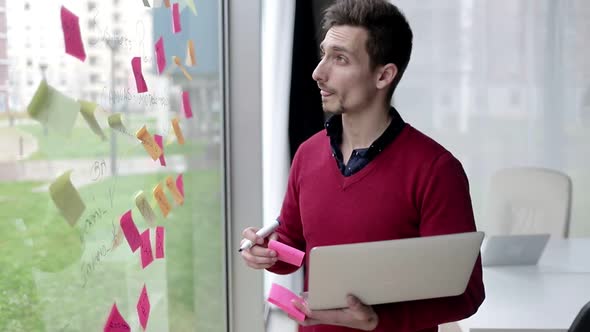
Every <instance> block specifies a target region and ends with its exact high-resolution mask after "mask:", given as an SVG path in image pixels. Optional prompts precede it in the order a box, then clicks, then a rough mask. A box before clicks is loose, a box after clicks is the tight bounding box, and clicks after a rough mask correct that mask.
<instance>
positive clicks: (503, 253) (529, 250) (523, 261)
mask: <svg viewBox="0 0 590 332" xmlns="http://www.w3.org/2000/svg"><path fill="white" fill-rule="evenodd" d="M549 237H550V235H549V234H526V235H494V236H489V237H486V238H485V241H484V244H483V246H482V248H483V249H482V252H481V260H482V265H483V266H501V265H536V264H537V262H538V261H539V258H541V255H542V254H543V250H544V249H545V246H546V245H547V242H548V241H549Z"/></svg>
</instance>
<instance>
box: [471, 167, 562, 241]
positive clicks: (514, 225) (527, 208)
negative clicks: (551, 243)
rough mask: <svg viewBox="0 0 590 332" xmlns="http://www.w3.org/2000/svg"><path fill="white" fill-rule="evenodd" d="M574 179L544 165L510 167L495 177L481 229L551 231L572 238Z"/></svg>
mask: <svg viewBox="0 0 590 332" xmlns="http://www.w3.org/2000/svg"><path fill="white" fill-rule="evenodd" d="M571 197H572V182H571V179H570V177H569V176H567V175H566V174H563V173H560V172H557V171H553V170H549V169H543V168H529V167H521V168H508V169H503V170H500V171H498V172H497V173H496V174H494V175H493V176H492V181H491V190H490V195H489V197H488V200H487V201H486V202H485V203H486V204H485V206H487V208H486V209H485V215H484V216H483V223H482V224H481V225H478V226H480V227H479V228H480V230H482V231H484V232H486V234H487V235H510V234H539V233H549V234H551V235H552V236H556V237H568V233H569V219H570V207H571Z"/></svg>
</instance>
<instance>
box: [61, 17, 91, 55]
mask: <svg viewBox="0 0 590 332" xmlns="http://www.w3.org/2000/svg"><path fill="white" fill-rule="evenodd" d="M61 29H62V30H63V33H64V43H65V45H66V53H67V54H69V55H71V56H73V57H75V58H78V59H80V60H81V61H85V60H86V52H85V51H84V44H83V43H82V35H81V34H80V23H79V20H78V16H76V14H74V13H72V12H71V11H69V10H68V9H67V8H66V7H64V6H61Z"/></svg>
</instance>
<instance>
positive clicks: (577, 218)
mask: <svg viewBox="0 0 590 332" xmlns="http://www.w3.org/2000/svg"><path fill="white" fill-rule="evenodd" d="M395 3H396V5H398V6H399V7H400V8H401V9H402V10H403V11H404V13H405V14H406V16H407V17H408V20H409V22H410V24H411V26H412V28H413V30H414V36H415V39H414V50H413V54H412V59H411V61H410V64H409V66H408V70H407V71H406V73H405V74H404V78H403V79H402V81H401V83H400V86H399V88H398V91H397V92H396V95H395V100H394V103H395V105H396V106H397V107H398V109H399V111H400V112H401V113H402V116H403V117H404V118H405V120H406V121H408V122H410V123H411V124H413V125H414V126H415V127H417V128H418V129H420V130H422V131H424V132H425V133H426V134H428V135H430V136H431V137H433V138H434V139H436V140H437V141H439V142H440V143H442V144H443V145H444V146H446V147H447V148H448V149H449V150H450V151H451V152H453V153H454V154H455V155H456V156H457V157H458V158H459V159H460V160H461V161H462V162H463V165H464V167H465V169H466V171H467V175H468V176H469V179H470V183H471V193H472V198H473V203H474V208H475V212H476V217H477V220H478V223H479V222H481V221H483V219H482V218H484V217H485V216H484V211H485V208H486V207H485V202H486V197H487V195H488V190H489V181H490V178H491V176H492V174H493V173H494V172H496V171H498V170H499V169H502V168H507V167H516V166H535V167H547V168H551V169H555V170H558V171H562V172H565V173H566V174H568V175H569V176H570V177H571V179H572V182H573V205H572V213H571V228H570V235H571V236H589V235H590V206H589V205H588V204H585V202H588V201H589V199H590V191H589V189H588V188H590V172H589V171H588V170H589V169H590V153H589V151H590V130H589V129H590V60H589V59H590V47H589V46H588V43H587V42H586V41H587V40H588V38H590V26H589V24H588V22H589V20H588V19H589V18H590V4H589V3H588V2H587V1H583V0H575V1H551V0H543V1H536V0H502V1H497V0H494V1H491V0H489V1H488V0H485V1H475V0H449V1H436V0H428V1H410V0H397V1H395Z"/></svg>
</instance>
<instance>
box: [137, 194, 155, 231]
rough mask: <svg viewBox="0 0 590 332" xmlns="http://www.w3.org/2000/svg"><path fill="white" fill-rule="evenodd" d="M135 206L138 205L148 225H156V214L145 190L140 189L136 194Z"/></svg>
mask: <svg viewBox="0 0 590 332" xmlns="http://www.w3.org/2000/svg"><path fill="white" fill-rule="evenodd" d="M135 206H137V208H138V209H139V213H141V215H142V216H143V218H144V219H145V221H146V222H147V223H148V225H150V227H156V214H155V213H154V210H153V209H152V206H151V205H150V203H149V202H148V200H147V198H146V197H145V194H144V193H143V191H140V192H139V193H137V195H135Z"/></svg>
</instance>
